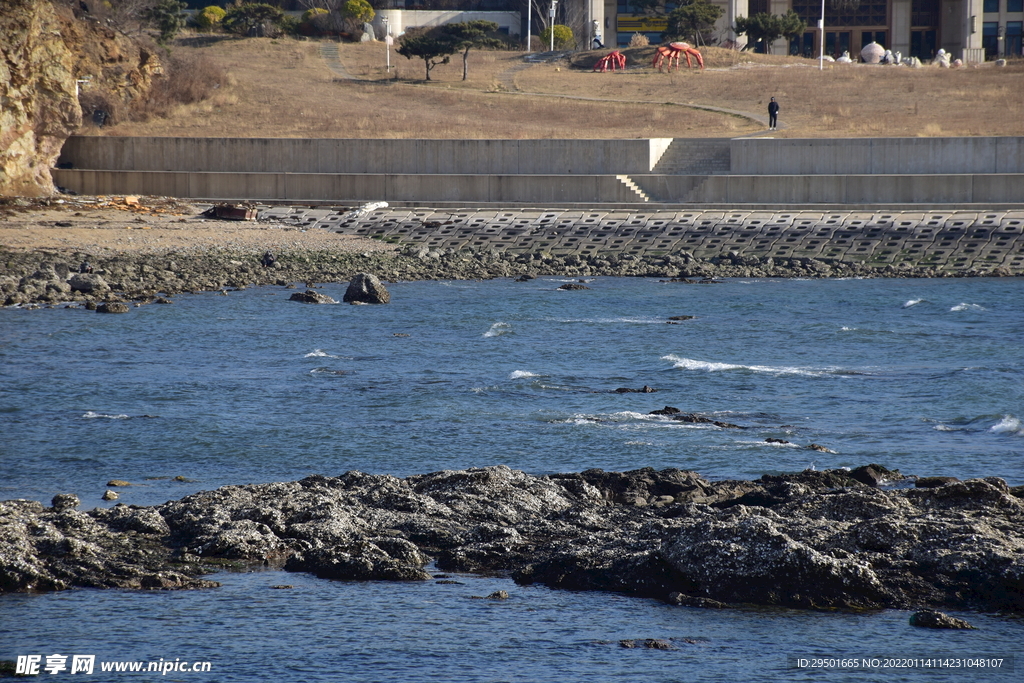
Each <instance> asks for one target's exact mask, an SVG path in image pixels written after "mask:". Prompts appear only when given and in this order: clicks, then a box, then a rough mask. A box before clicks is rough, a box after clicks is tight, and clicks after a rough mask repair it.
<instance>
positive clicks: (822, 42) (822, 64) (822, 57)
mask: <svg viewBox="0 0 1024 683" xmlns="http://www.w3.org/2000/svg"><path fill="white" fill-rule="evenodd" d="M818 30H820V31H821V39H820V44H819V47H818V51H819V53H820V54H819V55H818V71H824V70H825V0H821V21H819V22H818Z"/></svg>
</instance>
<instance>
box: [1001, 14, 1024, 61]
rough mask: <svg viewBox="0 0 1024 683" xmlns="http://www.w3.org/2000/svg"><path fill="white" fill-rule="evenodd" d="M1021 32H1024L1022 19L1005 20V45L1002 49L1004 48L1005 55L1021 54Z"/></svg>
mask: <svg viewBox="0 0 1024 683" xmlns="http://www.w3.org/2000/svg"><path fill="white" fill-rule="evenodd" d="M1022 33H1024V21H1008V22H1006V38H1005V40H1006V45H1005V46H1004V49H1005V50H1006V52H1005V54H1006V55H1007V56H1009V55H1013V56H1015V57H1020V56H1021V47H1022V46H1021V38H1022V35H1021V34H1022Z"/></svg>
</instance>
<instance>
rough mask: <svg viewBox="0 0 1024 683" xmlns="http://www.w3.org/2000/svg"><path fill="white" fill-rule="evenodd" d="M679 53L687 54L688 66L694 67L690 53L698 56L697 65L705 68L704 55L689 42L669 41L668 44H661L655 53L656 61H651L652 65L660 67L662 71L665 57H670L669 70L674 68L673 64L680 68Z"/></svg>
mask: <svg viewBox="0 0 1024 683" xmlns="http://www.w3.org/2000/svg"><path fill="white" fill-rule="evenodd" d="M679 55H685V56H686V67H687V68H690V69H692V68H693V64H692V63H691V62H690V55H693V56H694V57H696V58H697V65H698V66H700V68H702V69H703V68H704V57H702V56H701V54H700V53H699V52H697V50H696V49H694V48H692V47H690V45H689V43H669V44H668V45H660V46H659V47H658V50H657V52H655V53H654V61H653V62H651V66H656V67H658V71H661V67H662V65H663V64H664V63H665V58H666V57H667V58H668V70H669V71H671V70H672V65H673V64H675V67H676V68H677V69H678V68H679Z"/></svg>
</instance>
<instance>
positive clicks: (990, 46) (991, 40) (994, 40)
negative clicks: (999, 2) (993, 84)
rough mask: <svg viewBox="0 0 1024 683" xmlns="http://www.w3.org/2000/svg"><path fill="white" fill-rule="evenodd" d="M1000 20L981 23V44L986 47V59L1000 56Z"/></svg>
mask: <svg viewBox="0 0 1024 683" xmlns="http://www.w3.org/2000/svg"><path fill="white" fill-rule="evenodd" d="M998 36H999V22H998V21H986V22H985V23H984V24H982V25H981V46H982V47H983V48H985V59H995V58H996V57H998V56H999V37H998Z"/></svg>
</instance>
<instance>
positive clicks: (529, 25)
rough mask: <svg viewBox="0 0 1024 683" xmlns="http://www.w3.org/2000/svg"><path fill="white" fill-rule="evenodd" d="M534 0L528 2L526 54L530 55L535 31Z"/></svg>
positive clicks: (527, 0)
mask: <svg viewBox="0 0 1024 683" xmlns="http://www.w3.org/2000/svg"><path fill="white" fill-rule="evenodd" d="M532 24H533V0H526V54H530V48H531V47H532V46H531V45H530V42H531V37H532V31H533V27H532Z"/></svg>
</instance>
